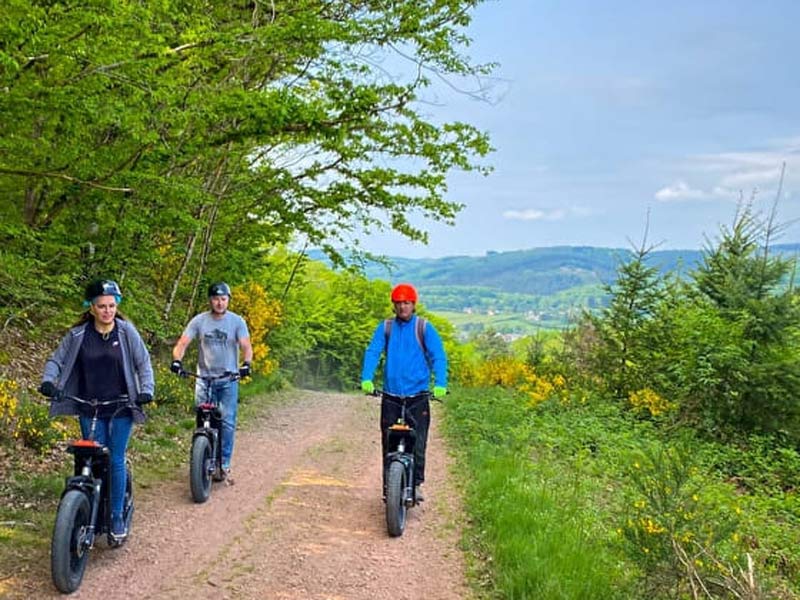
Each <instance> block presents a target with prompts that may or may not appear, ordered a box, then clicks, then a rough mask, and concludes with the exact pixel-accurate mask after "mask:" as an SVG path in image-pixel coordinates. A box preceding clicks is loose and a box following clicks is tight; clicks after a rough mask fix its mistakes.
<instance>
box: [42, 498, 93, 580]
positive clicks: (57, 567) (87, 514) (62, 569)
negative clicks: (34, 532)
mask: <svg viewBox="0 0 800 600" xmlns="http://www.w3.org/2000/svg"><path fill="white" fill-rule="evenodd" d="M91 514H92V509H91V506H90V505H89V498H88V497H87V496H86V494H85V493H84V492H82V491H80V490H69V491H68V492H67V493H66V494H64V497H63V498H61V502H60V503H59V505H58V512H57V513H56V523H55V526H54V527H53V540H52V544H51V546H50V571H51V574H52V576H53V583H54V584H55V586H56V587H57V588H58V590H59V591H61V592H64V593H65V594H70V593H72V592H74V591H75V590H77V589H78V587H79V586H80V585H81V581H82V580H83V572H84V571H85V570H86V562H87V561H88V560H89V543H88V541H87V537H86V536H87V535H88V533H89V527H90V523H89V520H90V518H91Z"/></svg>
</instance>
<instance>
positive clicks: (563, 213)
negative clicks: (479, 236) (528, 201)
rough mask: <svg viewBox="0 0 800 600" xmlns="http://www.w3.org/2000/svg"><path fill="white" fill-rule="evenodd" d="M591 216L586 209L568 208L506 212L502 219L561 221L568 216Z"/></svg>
mask: <svg viewBox="0 0 800 600" xmlns="http://www.w3.org/2000/svg"><path fill="white" fill-rule="evenodd" d="M590 214H592V211H590V210H589V209H587V208H582V207H569V208H554V209H551V210H541V209H538V208H525V209H522V210H506V211H504V212H503V218H504V219H508V220H509V221H562V220H564V219H566V218H568V217H570V216H576V217H586V216H589V215H590Z"/></svg>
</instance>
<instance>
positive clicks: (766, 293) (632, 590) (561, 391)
mask: <svg viewBox="0 0 800 600" xmlns="http://www.w3.org/2000/svg"><path fill="white" fill-rule="evenodd" d="M770 227H771V225H770V224H769V222H763V221H760V220H759V219H758V218H757V217H756V216H755V215H753V214H752V213H750V212H749V211H748V210H747V207H743V209H742V211H741V212H740V213H739V214H738V215H737V217H736V219H735V221H734V223H733V225H732V227H731V228H730V229H723V230H722V232H721V235H720V238H719V240H718V242H717V244H716V245H713V246H710V247H709V248H708V249H707V251H706V253H705V255H704V257H705V258H704V262H703V263H702V265H700V266H698V268H697V269H696V270H695V271H694V272H693V273H692V276H691V278H690V279H689V280H687V281H677V280H674V279H670V278H662V277H661V276H659V275H658V274H657V272H656V271H655V270H654V269H651V268H649V267H648V266H647V265H646V261H645V259H646V255H647V250H646V249H643V250H641V251H640V252H639V253H638V254H637V255H636V256H635V257H634V259H633V260H631V261H630V262H628V263H625V264H623V265H620V271H619V277H618V278H617V282H616V284H615V285H614V287H613V288H610V289H609V293H610V294H611V302H610V304H609V306H608V307H607V308H606V309H605V310H603V311H602V312H600V313H596V314H587V315H585V317H584V319H583V321H582V322H581V323H579V324H578V325H577V326H576V327H575V328H574V329H572V330H570V331H568V332H567V333H566V334H565V335H564V336H563V338H561V343H560V344H559V345H554V344H553V342H554V340H552V339H551V340H549V342H550V343H543V342H544V340H541V339H540V340H538V341H537V340H535V339H534V340H533V341H532V342H531V343H530V344H528V345H527V346H519V347H517V348H516V349H515V348H512V347H510V346H509V347H506V348H504V347H503V344H502V338H500V336H495V337H494V343H489V341H488V340H486V339H483V340H482V343H481V344H480V345H479V348H480V349H481V350H480V356H481V357H482V359H481V360H479V361H477V362H476V363H473V364H472V366H471V369H469V370H467V371H465V372H462V374H461V377H462V381H463V383H465V384H467V385H469V387H466V388H464V389H460V390H459V391H458V392H457V393H455V394H453V396H452V397H451V398H450V399H449V400H448V405H447V408H446V410H445V411H444V416H445V424H446V430H447V434H448V437H449V439H450V440H451V443H452V445H453V448H455V449H456V451H457V455H458V466H457V472H458V473H464V474H468V476H466V477H464V498H465V499H466V503H467V509H468V511H469V515H470V517H471V521H470V522H471V527H470V530H469V531H468V532H467V533H466V541H465V543H466V544H467V546H468V547H470V548H473V549H475V550H476V552H475V556H476V557H479V558H476V559H475V560H474V562H473V568H474V580H475V582H476V585H477V586H478V587H479V589H481V591H482V592H483V593H485V594H486V596H487V597H497V598H516V599H522V598H587V599H588V598H598V597H602V598H665V599H666V598H749V599H757V598H798V597H800V551H798V548H799V547H800V499H798V494H797V492H798V489H800V454H799V453H798V450H797V449H798V442H800V427H799V425H800V423H799V422H798V420H797V411H798V406H799V404H798V397H800V389H798V385H800V379H799V378H798V377H797V375H798V371H797V370H798V361H797V341H798V339H797V334H798V332H799V330H798V326H800V319H798V313H797V310H798V305H797V299H796V293H795V290H794V288H793V286H792V285H791V283H790V284H789V285H787V278H788V281H789V282H791V276H792V273H793V269H794V263H793V261H791V260H788V259H784V258H779V257H772V258H771V257H769V255H768V253H767V252H766V245H768V243H769V241H770V238H771V236H772V235H773V234H774V231H773V230H771V229H770Z"/></svg>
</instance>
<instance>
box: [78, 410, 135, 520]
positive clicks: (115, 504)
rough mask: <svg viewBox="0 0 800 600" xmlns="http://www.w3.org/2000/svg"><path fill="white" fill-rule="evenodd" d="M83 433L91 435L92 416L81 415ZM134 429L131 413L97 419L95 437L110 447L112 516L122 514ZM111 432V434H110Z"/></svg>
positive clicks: (86, 435) (84, 436)
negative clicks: (126, 461) (129, 447)
mask: <svg viewBox="0 0 800 600" xmlns="http://www.w3.org/2000/svg"><path fill="white" fill-rule="evenodd" d="M80 422H81V435H83V438H84V439H87V438H88V437H89V428H90V427H91V424H92V419H91V417H84V416H82V415H81V417H80ZM132 429H133V417H131V416H130V415H127V416H120V417H115V418H114V419H113V421H112V420H111V419H97V425H96V426H95V430H94V439H95V440H96V441H97V442H99V443H101V444H103V445H104V446H107V447H108V450H109V452H110V455H111V465H110V476H111V516H112V517H114V516H122V505H123V503H124V502H125V483H126V481H125V479H126V475H125V456H126V454H127V452H128V440H129V439H130V437H131V430H132ZM109 433H110V435H109Z"/></svg>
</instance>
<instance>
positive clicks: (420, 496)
mask: <svg viewBox="0 0 800 600" xmlns="http://www.w3.org/2000/svg"><path fill="white" fill-rule="evenodd" d="M414 497H415V498H416V500H417V502H424V501H425V496H424V495H423V494H422V486H421V485H418V486H417V487H416V488H414Z"/></svg>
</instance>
